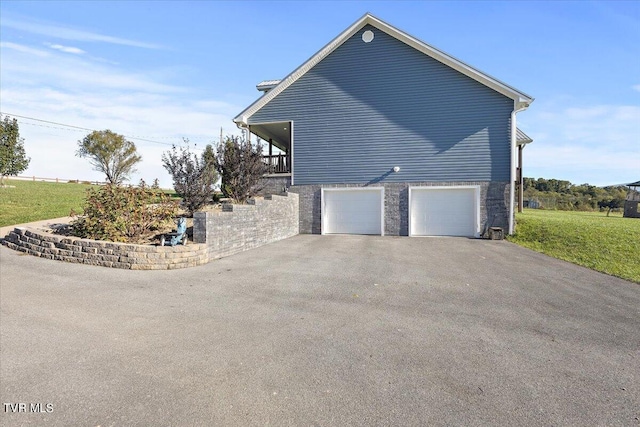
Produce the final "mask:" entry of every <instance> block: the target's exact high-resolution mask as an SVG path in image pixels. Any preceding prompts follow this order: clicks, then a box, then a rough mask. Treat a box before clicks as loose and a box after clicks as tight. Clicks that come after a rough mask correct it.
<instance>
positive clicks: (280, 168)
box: [262, 154, 291, 174]
mask: <svg viewBox="0 0 640 427" xmlns="http://www.w3.org/2000/svg"><path fill="white" fill-rule="evenodd" d="M262 161H263V162H264V163H265V164H266V165H267V168H268V170H267V173H269V174H273V173H290V172H291V165H290V161H289V156H288V155H286V154H274V155H272V156H262Z"/></svg>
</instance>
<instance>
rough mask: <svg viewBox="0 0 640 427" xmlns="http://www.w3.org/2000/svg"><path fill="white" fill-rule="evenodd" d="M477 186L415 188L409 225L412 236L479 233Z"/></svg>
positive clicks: (411, 194)
mask: <svg viewBox="0 0 640 427" xmlns="http://www.w3.org/2000/svg"><path fill="white" fill-rule="evenodd" d="M479 191H480V190H479V188H478V187H412V188H410V189H409V217H410V218H409V227H410V235H412V236H469V237H473V236H477V235H478V231H479V206H478V199H479V196H478V195H479Z"/></svg>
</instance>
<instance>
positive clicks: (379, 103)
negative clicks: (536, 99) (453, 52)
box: [234, 14, 533, 237]
mask: <svg viewBox="0 0 640 427" xmlns="http://www.w3.org/2000/svg"><path fill="white" fill-rule="evenodd" d="M258 89H259V90H261V91H263V92H265V93H264V94H263V95H262V96H261V97H260V98H259V99H257V100H256V101H255V102H254V103H253V104H251V105H250V106H249V107H247V108H246V109H245V110H244V111H242V112H241V113H240V114H239V115H238V116H237V117H236V118H235V119H234V122H235V123H236V124H237V125H238V126H239V127H240V128H242V129H244V130H246V131H247V132H250V133H251V134H254V135H257V136H258V137H259V138H261V139H263V140H265V141H267V142H269V156H267V157H266V159H267V161H268V162H269V164H270V165H271V171H272V172H273V174H272V175H270V176H268V177H267V179H268V180H270V182H271V184H272V185H271V186H272V188H276V189H282V188H286V189H287V190H288V191H291V192H295V193H298V194H299V196H300V197H299V198H300V224H299V226H300V233H321V234H330V233H347V234H377V235H392V236H398V235H405V236H406V235H410V236H419V235H452V236H470V237H479V236H481V235H484V234H485V232H486V231H487V230H488V229H489V227H502V228H503V229H504V230H505V231H508V232H509V233H511V232H513V227H514V207H515V194H516V186H515V184H516V153H517V148H516V147H517V127H516V114H517V113H518V112H521V111H523V110H525V109H526V108H528V107H529V105H530V104H531V102H532V101H533V98H532V97H531V96H529V95H527V94H525V93H523V92H521V91H519V90H517V89H515V88H513V87H511V86H509V85H507V84H505V83H503V82H501V81H499V80H497V79H495V78H493V77H491V76H489V75H487V74H484V73H482V72H481V71H479V70H477V69H475V68H473V67H472V66H470V65H468V64H465V63H464V62H462V61H460V60H458V59H456V58H454V57H452V56H450V55H447V54H446V53H444V52H442V51H440V50H438V49H436V48H434V47H432V46H430V45H428V44H426V43H424V42H422V41H420V40H418V39H416V38H414V37H412V36H410V35H408V34H407V33H405V32H403V31H401V30H398V29H397V28H394V27H392V26H391V25H389V24H387V23H385V22H383V21H382V20H380V19H378V18H376V17H374V16H372V15H370V14H366V15H364V16H363V17H362V18H360V19H359V20H358V21H356V22H355V23H354V24H353V25H351V26H350V27H349V28H347V29H346V30H345V31H344V32H342V33H341V34H340V35H338V36H337V37H336V38H335V39H333V40H332V41H331V42H329V44H327V45H326V46H325V47H323V48H322V49H321V50H320V51H318V52H317V53H316V54H315V55H313V56H312V57H311V58H310V59H309V60H307V61H306V62H305V63H304V64H302V65H301V66H299V67H298V68H297V69H295V70H294V71H293V72H292V73H291V74H289V75H288V76H286V77H285V78H284V79H282V80H272V81H266V82H262V83H261V84H259V85H258ZM274 150H277V152H278V153H277V154H274Z"/></svg>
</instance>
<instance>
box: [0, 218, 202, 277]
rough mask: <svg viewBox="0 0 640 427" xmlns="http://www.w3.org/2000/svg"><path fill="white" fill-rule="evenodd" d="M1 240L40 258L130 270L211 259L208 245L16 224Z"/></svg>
mask: <svg viewBox="0 0 640 427" xmlns="http://www.w3.org/2000/svg"><path fill="white" fill-rule="evenodd" d="M2 243H3V244H5V245H6V246H7V247H9V248H11V249H14V250H18V251H21V252H25V253H28V254H29V255H34V256H38V257H41V258H47V259H55V260H60V261H67V262H73V263H78V264H89V265H99V266H103V267H114V268H125V269H131V270H173V269H177V268H186V267H195V266H196V265H201V264H206V263H207V262H208V261H209V256H208V249H207V246H206V245H198V244H193V245H185V246H183V245H178V246H173V247H172V246H152V245H134V244H129V243H115V242H103V241H97V240H90V239H81V238H78V237H65V236H56V235H51V234H48V233H45V232H40V231H37V230H34V229H29V228H15V229H14V230H13V231H11V232H10V233H9V234H8V235H7V236H6V237H5V238H4V240H3V242H2Z"/></svg>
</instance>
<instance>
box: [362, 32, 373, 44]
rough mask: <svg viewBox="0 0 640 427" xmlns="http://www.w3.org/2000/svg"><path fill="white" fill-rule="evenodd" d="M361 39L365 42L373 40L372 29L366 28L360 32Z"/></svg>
mask: <svg viewBox="0 0 640 427" xmlns="http://www.w3.org/2000/svg"><path fill="white" fill-rule="evenodd" d="M362 41H363V42H365V43H370V42H371V41H373V31H371V30H367V31H365V32H364V33H362Z"/></svg>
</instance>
